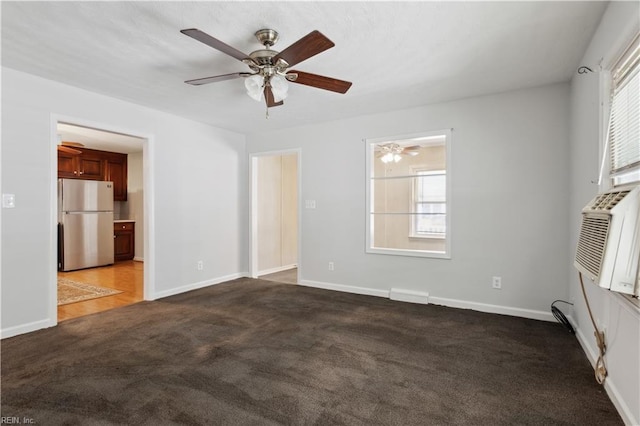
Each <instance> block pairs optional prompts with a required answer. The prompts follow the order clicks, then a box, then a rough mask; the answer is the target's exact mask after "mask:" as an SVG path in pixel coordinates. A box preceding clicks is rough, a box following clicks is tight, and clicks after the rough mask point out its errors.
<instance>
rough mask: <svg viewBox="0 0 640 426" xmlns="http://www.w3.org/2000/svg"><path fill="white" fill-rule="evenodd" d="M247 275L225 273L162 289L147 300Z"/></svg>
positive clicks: (243, 273)
mask: <svg viewBox="0 0 640 426" xmlns="http://www.w3.org/2000/svg"><path fill="white" fill-rule="evenodd" d="M246 276H247V273H246V272H238V273H235V274H230V275H225V276H223V277H218V278H213V279H210V280H205V281H199V282H197V283H191V284H187V285H183V286H180V287H175V288H171V289H169V290H163V291H160V292H158V293H156V294H154V295H153V299H147V300H157V299H162V298H165V297H169V296H175V295H176V294H181V293H186V292H187V291H192V290H197V289H199V288H204V287H209V286H211V285H216V284H220V283H223V282H226V281H232V280H235V279H238V278H243V277H246Z"/></svg>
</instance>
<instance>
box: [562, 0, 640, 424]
mask: <svg viewBox="0 0 640 426" xmlns="http://www.w3.org/2000/svg"><path fill="white" fill-rule="evenodd" d="M639 16H640V4H639V3H638V2H611V3H610V4H609V6H608V8H607V10H606V12H605V15H604V16H603V18H602V21H601V22H600V26H599V28H598V30H597V31H596V33H595V35H594V36H593V39H592V40H591V43H590V45H589V47H588V48H587V51H586V52H585V55H584V57H583V59H582V62H581V65H586V66H588V67H590V68H591V69H593V70H595V71H598V64H599V63H600V61H601V60H602V64H603V65H604V66H605V67H606V66H607V65H608V64H610V63H611V62H612V61H613V60H615V57H616V56H617V55H618V54H619V53H621V49H622V48H623V47H624V45H625V44H626V43H628V42H629V41H631V36H632V34H634V32H638V30H639V28H640V20H639V18H638V17H639ZM601 78H602V75H601V74H600V73H598V72H595V73H593V74H580V75H575V76H574V77H573V80H572V82H571V148H570V154H571V186H570V192H569V194H570V209H569V229H570V231H571V234H570V244H569V250H570V255H571V256H572V257H573V254H574V250H575V247H576V244H577V240H578V230H579V228H580V210H581V209H582V207H584V205H585V204H586V203H587V202H588V201H589V200H590V199H591V198H593V197H594V196H595V195H596V193H597V191H598V187H597V185H595V184H593V183H592V181H597V179H598V171H599V170H598V169H599V152H600V135H602V128H601V115H600V103H601V100H603V99H604V96H606V95H604V94H603V93H601V89H600V83H601ZM603 95H604V96H603ZM568 280H569V282H570V292H571V298H572V299H573V300H574V301H575V305H574V309H573V319H574V320H575V322H576V324H577V326H578V337H579V339H580V342H581V343H582V345H583V347H584V348H585V351H586V353H587V354H588V355H589V357H590V359H591V361H592V362H593V361H594V357H595V356H596V355H595V354H596V353H597V346H596V342H595V337H594V336H593V326H592V325H591V322H590V319H589V314H588V312H587V309H586V305H585V302H584V299H583V296H582V291H581V289H580V284H579V282H578V279H577V272H576V270H575V269H574V268H573V267H572V266H571V267H569V277H568ZM585 285H586V290H587V295H588V297H589V300H590V304H591V308H592V310H593V313H594V316H595V318H596V322H597V323H598V326H599V327H600V328H601V329H605V330H606V331H605V332H606V343H607V353H606V356H605V361H606V363H607V369H608V372H609V376H608V377H607V379H606V381H605V388H606V389H607V392H608V393H609V395H610V396H611V397H612V400H613V401H614V403H615V404H616V406H617V408H618V411H619V412H620V413H621V414H622V415H623V418H624V419H625V421H626V423H627V424H634V425H636V424H640V312H639V311H638V309H637V308H635V307H633V306H632V305H631V304H630V303H629V302H628V301H627V300H625V299H624V298H623V297H622V296H620V295H617V294H615V293H611V292H608V291H605V290H602V289H600V288H598V287H596V286H594V285H592V284H591V283H590V282H585Z"/></svg>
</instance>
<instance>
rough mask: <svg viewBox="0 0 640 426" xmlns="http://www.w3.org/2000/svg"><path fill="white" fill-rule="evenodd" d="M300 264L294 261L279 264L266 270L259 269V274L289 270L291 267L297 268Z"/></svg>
mask: <svg viewBox="0 0 640 426" xmlns="http://www.w3.org/2000/svg"><path fill="white" fill-rule="evenodd" d="M297 267H298V265H296V264H295V263H292V264H291V265H285V266H278V267H276V268H269V269H265V270H264V271H258V276H262V275H269V274H275V273H276V272H282V271H288V270H289V269H293V268H297Z"/></svg>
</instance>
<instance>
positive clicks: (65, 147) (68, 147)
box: [58, 141, 84, 155]
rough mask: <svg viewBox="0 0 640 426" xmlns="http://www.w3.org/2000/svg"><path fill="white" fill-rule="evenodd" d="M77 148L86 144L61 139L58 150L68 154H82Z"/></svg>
mask: <svg viewBox="0 0 640 426" xmlns="http://www.w3.org/2000/svg"><path fill="white" fill-rule="evenodd" d="M77 148H84V144H83V143H80V142H69V141H61V142H60V143H59V144H58V151H60V152H66V153H67V154H73V155H78V154H82V151H80V150H79V149H77Z"/></svg>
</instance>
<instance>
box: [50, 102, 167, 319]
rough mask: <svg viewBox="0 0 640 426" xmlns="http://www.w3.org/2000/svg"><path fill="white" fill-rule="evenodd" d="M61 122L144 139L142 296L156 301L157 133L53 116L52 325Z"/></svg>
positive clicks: (55, 311)
mask: <svg viewBox="0 0 640 426" xmlns="http://www.w3.org/2000/svg"><path fill="white" fill-rule="evenodd" d="M58 123H66V124H71V125H76V126H81V127H89V128H93V129H99V130H103V131H105V132H111V133H120V134H124V135H129V136H134V137H137V138H140V139H143V140H144V141H143V143H142V179H143V182H142V190H143V191H144V199H143V209H144V227H143V229H144V265H143V281H144V286H143V298H144V300H153V299H154V294H155V277H154V270H155V268H154V265H155V250H154V248H155V243H154V241H155V225H154V218H155V214H154V193H153V166H154V164H153V158H154V155H153V150H154V147H155V142H154V136H153V135H152V134H148V133H146V132H144V131H140V130H135V129H128V128H124V127H121V126H117V125H114V124H111V123H103V122H95V121H90V120H86V119H83V118H78V117H71V116H67V115H62V114H53V113H52V114H51V116H50V129H49V130H50V132H49V133H50V144H49V145H50V151H49V154H50V158H51V162H50V164H51V167H50V170H51V175H50V180H51V182H50V183H51V185H50V204H49V208H50V211H51V215H50V221H51V223H50V226H49V229H50V234H49V254H50V255H49V268H50V269H49V277H50V282H49V289H51V291H50V293H49V315H48V316H49V320H50V324H51V325H56V324H58V292H57V288H58V232H57V228H58V151H57V145H58Z"/></svg>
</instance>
